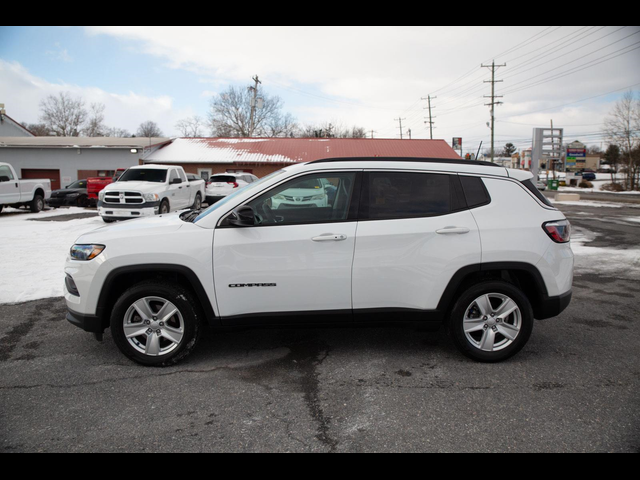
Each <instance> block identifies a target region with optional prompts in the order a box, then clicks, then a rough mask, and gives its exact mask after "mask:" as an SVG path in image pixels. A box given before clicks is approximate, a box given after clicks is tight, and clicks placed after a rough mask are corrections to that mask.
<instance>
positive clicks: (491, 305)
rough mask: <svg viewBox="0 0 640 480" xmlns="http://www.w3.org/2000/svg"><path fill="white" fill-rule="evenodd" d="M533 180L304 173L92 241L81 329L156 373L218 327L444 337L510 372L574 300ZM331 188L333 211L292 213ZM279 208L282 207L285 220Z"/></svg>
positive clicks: (479, 172) (454, 164)
mask: <svg viewBox="0 0 640 480" xmlns="http://www.w3.org/2000/svg"><path fill="white" fill-rule="evenodd" d="M531 179H532V176H531V174H530V173H528V172H524V171H519V170H508V169H505V168H502V167H498V166H496V165H493V164H487V163H482V162H469V161H463V160H433V159H415V158H406V159H402V158H397V159H394V158H386V159H384V158H362V159H326V160H320V161H315V162H310V163H306V164H298V165H294V166H290V167H287V168H284V169H283V170H280V171H278V172H275V173H273V174H271V175H269V176H268V177H265V178H263V179H261V180H260V181H258V182H255V183H252V184H250V185H248V186H247V187H245V188H243V189H242V190H238V191H237V192H236V193H234V194H231V195H229V196H227V197H225V198H224V199H222V200H220V201H218V202H217V203H215V204H214V205H213V206H211V207H210V208H209V209H207V210H205V211H203V212H197V211H191V212H184V213H182V214H177V213H174V214H168V215H161V216H158V217H154V218H148V219H143V220H140V221H137V222H134V223H126V224H121V225H114V226H110V227H105V228H102V229H99V230H96V231H94V232H91V233H87V234H86V235H83V236H81V237H80V238H79V239H78V240H77V242H76V244H75V245H74V246H73V247H72V248H71V252H70V256H69V258H68V260H67V263H66V266H65V273H66V291H65V298H66V302H67V306H68V310H69V313H68V315H67V319H68V320H69V321H70V322H71V323H73V324H75V325H77V326H79V327H81V328H83V329H84V330H86V331H88V332H93V333H94V334H95V335H96V337H97V338H98V339H101V338H102V334H103V332H104V330H105V329H106V328H109V327H110V328H111V333H112V336H113V339H114V341H115V343H116V345H117V346H118V347H119V348H120V350H121V351H122V352H123V353H124V354H125V355H126V356H127V357H129V358H131V359H132V360H134V361H136V362H139V363H141V364H144V365H169V364H173V363H175V362H177V361H178V360H180V359H182V358H184V357H186V356H187V355H188V354H189V352H191V351H192V350H193V348H194V347H195V345H196V343H197V341H198V338H199V336H200V333H201V326H202V324H203V323H205V322H206V323H209V324H211V325H214V326H222V327H229V326H246V325H256V326H259V325H266V324H276V325H288V324H294V323H296V322H303V323H305V324H309V323H314V324H336V323H337V324H340V325H357V324H381V323H382V324H390V325H398V324H409V325H417V326H420V328H425V327H427V328H429V327H433V328H438V327H439V326H440V325H442V324H443V323H444V324H445V325H446V326H447V327H448V329H449V331H450V333H451V337H452V339H453V341H454V343H455V344H456V346H457V347H458V348H459V349H460V351H461V352H462V353H463V354H465V355H467V356H469V357H471V358H473V359H475V360H479V361H485V362H495V361H500V360H504V359H506V358H509V357H511V356H512V355H514V354H516V353H517V352H518V351H519V350H521V349H522V348H523V347H524V345H525V344H526V342H527V340H528V339H529V337H530V335H531V332H532V329H533V323H534V318H535V319H545V318H549V317H553V316H556V315H558V314H560V312H562V311H563V310H564V309H565V308H566V307H567V305H568V304H569V302H570V300H571V287H572V280H573V253H572V251H571V247H570V245H569V236H570V225H569V222H568V221H567V220H566V219H565V217H564V215H563V214H562V213H561V212H559V211H558V210H557V209H555V208H554V207H553V206H552V205H551V204H550V203H549V202H548V201H547V200H546V199H545V197H543V196H542V195H541V194H540V192H538V190H537V189H536V187H535V185H534V183H533V182H532V180H531ZM309 185H316V186H318V188H317V189H315V187H314V190H318V195H325V194H326V196H327V198H328V200H327V201H326V202H318V203H313V202H307V203H305V202H301V203H300V205H298V206H295V207H292V206H290V207H289V208H281V203H280V204H279V202H280V200H278V199H279V198H281V197H283V196H284V195H286V192H291V191H294V192H295V191H296V190H297V189H301V188H302V189H305V188H307V187H308V186H309ZM276 205H280V207H279V208H274V207H275V206H276Z"/></svg>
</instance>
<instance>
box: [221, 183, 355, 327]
mask: <svg viewBox="0 0 640 480" xmlns="http://www.w3.org/2000/svg"><path fill="white" fill-rule="evenodd" d="M355 183H356V173H355V172H340V173H322V174H308V175H303V176H300V177H296V178H295V179H292V180H289V181H287V182H285V183H283V184H281V185H279V186H276V187H274V188H272V189H271V190H269V191H268V192H266V193H264V194H262V195H261V196H259V197H257V198H256V199H253V200H251V201H250V202H248V203H247V205H248V206H250V207H251V208H252V209H253V211H254V214H255V224H254V226H249V227H237V226H232V225H225V224H224V223H225V222H224V221H223V224H222V226H220V227H218V228H217V229H216V231H215V234H214V262H213V265H214V282H215V288H216V297H217V299H218V308H219V311H220V315H221V316H222V317H223V321H225V323H227V324H237V323H242V322H244V321H245V320H247V319H248V318H251V317H252V316H253V315H256V314H271V316H272V317H276V321H277V319H278V318H283V319H284V320H283V321H286V317H287V314H291V313H293V312H296V313H298V312H302V313H303V314H308V315H309V316H310V318H312V317H313V316H314V314H315V315H317V314H318V312H327V313H329V314H330V313H335V314H339V313H346V314H349V315H350V313H351V308H352V304H351V266H352V262H353V255H354V248H355V235H356V227H357V222H356V220H355V211H354V207H353V201H352V200H354V198H352V197H354V191H355ZM355 196H356V197H357V195H355ZM280 314H282V315H280Z"/></svg>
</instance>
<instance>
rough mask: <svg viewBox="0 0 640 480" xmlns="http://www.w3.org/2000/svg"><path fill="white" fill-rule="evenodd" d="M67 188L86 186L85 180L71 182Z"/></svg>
mask: <svg viewBox="0 0 640 480" xmlns="http://www.w3.org/2000/svg"><path fill="white" fill-rule="evenodd" d="M67 188H87V181H86V180H78V181H77V182H74V183H72V184H71V185H69V186H68V187H67Z"/></svg>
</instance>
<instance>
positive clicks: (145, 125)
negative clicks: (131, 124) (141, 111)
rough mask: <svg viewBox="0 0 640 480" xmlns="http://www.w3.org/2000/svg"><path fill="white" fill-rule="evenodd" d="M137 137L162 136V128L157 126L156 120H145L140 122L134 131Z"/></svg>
mask: <svg viewBox="0 0 640 480" xmlns="http://www.w3.org/2000/svg"><path fill="white" fill-rule="evenodd" d="M136 136H137V137H162V130H160V127H158V124H157V123H156V122H152V121H151V120H147V121H146V122H142V123H141V124H140V126H139V127H138V131H137V132H136Z"/></svg>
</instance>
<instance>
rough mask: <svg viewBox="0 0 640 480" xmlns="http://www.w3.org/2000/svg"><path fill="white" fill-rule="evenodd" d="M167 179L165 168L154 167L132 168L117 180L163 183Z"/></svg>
mask: <svg viewBox="0 0 640 480" xmlns="http://www.w3.org/2000/svg"><path fill="white" fill-rule="evenodd" d="M166 180H167V171H166V170H157V169H154V168H132V169H129V170H127V171H126V172H124V173H123V174H122V176H121V177H120V178H119V179H118V182H155V183H164V182H165V181H166Z"/></svg>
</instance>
